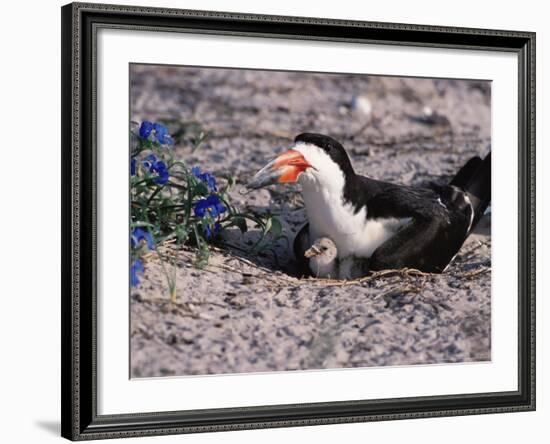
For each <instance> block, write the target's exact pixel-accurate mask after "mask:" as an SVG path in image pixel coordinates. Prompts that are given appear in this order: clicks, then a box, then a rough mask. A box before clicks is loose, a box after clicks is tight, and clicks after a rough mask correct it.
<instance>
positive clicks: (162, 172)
mask: <svg viewBox="0 0 550 444" xmlns="http://www.w3.org/2000/svg"><path fill="white" fill-rule="evenodd" d="M141 163H142V164H143V166H144V167H145V168H146V169H147V170H149V172H150V173H155V174H157V177H155V183H158V184H159V185H164V184H165V183H166V182H168V179H169V178H170V173H169V172H168V168H167V167H166V163H164V162H163V161H162V160H157V156H155V155H154V154H149V155H148V156H147V157H145V159H143V161H142V162H141Z"/></svg>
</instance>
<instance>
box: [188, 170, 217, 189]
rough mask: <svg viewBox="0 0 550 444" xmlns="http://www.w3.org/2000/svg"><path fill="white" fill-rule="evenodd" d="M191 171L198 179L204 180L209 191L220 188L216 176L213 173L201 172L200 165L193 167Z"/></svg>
mask: <svg viewBox="0 0 550 444" xmlns="http://www.w3.org/2000/svg"><path fill="white" fill-rule="evenodd" d="M191 173H193V176H195V177H196V178H197V179H199V180H201V181H202V182H204V183H205V184H206V185H207V186H208V190H209V191H218V188H217V186H216V178H215V177H214V176H212V174H210V173H201V169H200V167H198V166H195V167H193V168H191Z"/></svg>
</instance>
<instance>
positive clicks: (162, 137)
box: [153, 123, 174, 145]
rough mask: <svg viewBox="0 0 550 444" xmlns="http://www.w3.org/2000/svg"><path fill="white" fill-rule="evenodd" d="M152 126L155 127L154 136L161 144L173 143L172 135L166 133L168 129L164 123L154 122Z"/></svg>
mask: <svg viewBox="0 0 550 444" xmlns="http://www.w3.org/2000/svg"><path fill="white" fill-rule="evenodd" d="M153 126H154V128H155V137H156V138H157V141H158V142H159V143H160V144H161V145H173V144H174V140H173V139H172V137H170V134H168V129H167V128H166V127H165V126H164V125H162V124H160V123H155V124H153Z"/></svg>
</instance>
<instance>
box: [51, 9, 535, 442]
mask: <svg viewBox="0 0 550 444" xmlns="http://www.w3.org/2000/svg"><path fill="white" fill-rule="evenodd" d="M534 97H535V35H534V34H533V33H528V32H518V31H500V30H482V29H462V28H445V27H437V26H424V25H404V24H393V23H372V22H357V21H342V20H331V19H320V18H305V17H279V16H259V15H250V14H235V13H223V12H205V11H189V10H175V9H160V8H143V7H130V6H116V5H99V4H94V5H90V4H79V3H73V4H69V5H66V6H64V7H63V8H62V129H61V131H62V163H63V164H62V184H63V187H62V203H63V218H62V220H63V227H62V230H63V236H62V259H63V267H62V284H63V285H62V290H63V294H62V435H63V436H64V437H66V438H68V439H71V440H83V439H100V438H117V437H130V436H144V435H160V434H175V433H193V432H205V431H221V430H236V429H247V428H264V427H285V426H299V425H315V424H330V423H341V422H359V421H375V420H388V419H402V418H425V417H433V416H442V415H468V414H483V413H498V412H514V411H526V410H533V409H534V408H535V354H534V350H535V271H534V270H535V264H534V260H535V226H534V224H535V204H534V203H535V185H534V183H535V178H534V173H535V125H534V122H535V103H534ZM411 381H414V384H411Z"/></svg>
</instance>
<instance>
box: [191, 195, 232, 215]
mask: <svg viewBox="0 0 550 444" xmlns="http://www.w3.org/2000/svg"><path fill="white" fill-rule="evenodd" d="M226 210H227V208H225V206H224V205H223V203H222V202H221V201H220V198H219V197H218V196H216V195H215V194H211V195H210V196H208V197H207V198H206V199H200V200H199V201H197V203H196V204H195V208H194V211H195V216H196V217H200V218H203V217H204V216H206V215H207V214H208V215H209V216H211V217H218V216H219V215H220V214H222V213H223V212H225V211H226Z"/></svg>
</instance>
